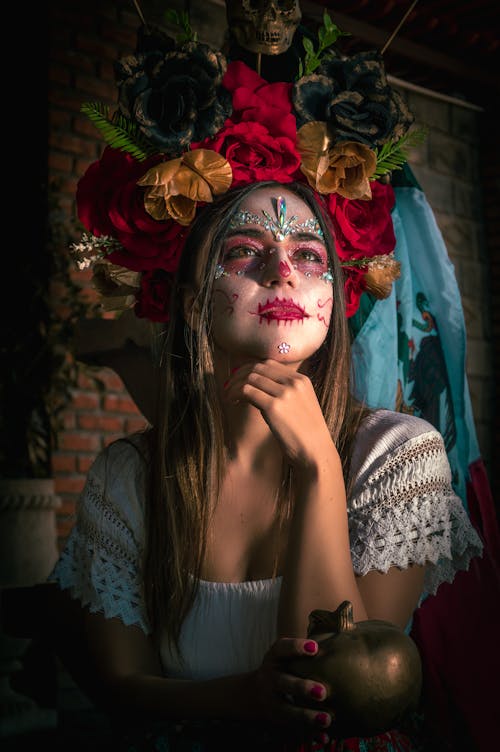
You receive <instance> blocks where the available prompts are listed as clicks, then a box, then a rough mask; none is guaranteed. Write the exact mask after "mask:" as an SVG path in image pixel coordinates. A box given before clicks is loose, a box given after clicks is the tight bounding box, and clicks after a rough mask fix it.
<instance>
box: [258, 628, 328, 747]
mask: <svg viewBox="0 0 500 752" xmlns="http://www.w3.org/2000/svg"><path fill="white" fill-rule="evenodd" d="M317 652H318V644H317V643H316V642H315V641H314V640H308V639H300V638H292V637H282V638H280V639H278V640H276V642H275V643H274V644H273V645H272V646H271V647H270V648H269V650H268V651H267V653H266V655H265V656H264V659H263V661H262V664H261V666H260V668H258V669H257V670H256V671H255V672H253V673H252V674H251V675H250V676H251V686H250V692H249V694H250V697H249V702H250V704H251V716H252V717H254V718H255V719H259V720H264V721H267V722H270V723H273V724H278V725H287V726H296V727H298V728H302V730H303V731H306V732H309V733H313V734H314V735H315V737H316V738H317V739H318V740H319V741H321V742H322V743H326V742H327V741H328V739H327V737H328V734H327V732H326V731H325V729H327V728H328V726H329V725H330V724H331V722H332V717H331V713H330V712H328V711H326V710H324V709H322V705H321V703H322V702H323V700H325V699H326V697H327V692H328V690H327V687H326V686H325V685H324V684H322V683H321V682H317V681H314V680H312V679H303V678H301V677H298V676H294V675H292V674H289V673H287V672H286V671H285V670H284V665H285V662H286V661H287V660H290V659H291V658H296V657H297V656H301V657H303V656H313V655H315V654H316V653H317Z"/></svg>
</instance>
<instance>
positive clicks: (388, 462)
mask: <svg viewBox="0 0 500 752" xmlns="http://www.w3.org/2000/svg"><path fill="white" fill-rule="evenodd" d="M398 415H399V414H398V413H395V414H394V415H391V414H390V413H382V417H381V419H376V420H375V421H372V424H371V426H370V427H369V429H368V434H369V436H368V438H367V439H366V438H365V439H364V440H363V439H362V440H361V442H360V443H361V445H362V446H364V452H363V459H362V460H361V459H360V458H359V456H358V468H357V478H356V482H355V483H354V488H353V492H352V495H351V496H350V499H349V530H350V538H351V553H352V559H353V566H354V571H355V572H356V574H358V575H364V574H366V573H367V572H369V571H370V570H377V571H379V572H387V570H388V569H389V568H390V567H393V566H395V567H398V568H400V569H405V568H406V567H408V566H409V565H410V564H426V575H425V583H424V589H425V592H426V593H428V594H434V593H435V592H436V590H437V588H438V586H439V585H440V584H441V583H442V582H451V581H452V580H453V578H454V576H455V573H456V572H457V571H458V570H460V569H468V567H469V562H470V560H471V559H472V557H474V556H477V555H480V554H481V553H482V542H481V540H480V538H479V536H478V534H477V533H476V531H475V529H474V527H473V526H472V524H471V522H470V520H469V517H468V515H467V512H466V511H465V509H464V506H463V504H462V501H461V499H460V498H459V497H458V496H457V495H456V494H455V492H454V490H453V487H452V484H451V470H450V465H449V462H448V457H447V454H446V449H445V446H444V442H443V439H442V436H441V434H440V433H438V432H437V431H436V430H434V428H433V427H432V426H431V425H430V424H428V423H426V422H425V421H423V420H420V419H417V418H409V417H408V416H405V417H403V416H402V418H401V419H399V418H398V417H397V416H398ZM377 423H378V425H377ZM361 430H363V429H361ZM359 450H360V448H359V446H358V455H359V454H360V451H359Z"/></svg>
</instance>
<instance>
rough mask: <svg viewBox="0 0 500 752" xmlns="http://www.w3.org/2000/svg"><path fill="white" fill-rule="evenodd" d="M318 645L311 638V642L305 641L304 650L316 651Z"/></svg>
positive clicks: (308, 651) (307, 651)
mask: <svg viewBox="0 0 500 752" xmlns="http://www.w3.org/2000/svg"><path fill="white" fill-rule="evenodd" d="M317 647H318V646H317V644H316V643H315V642H313V641H312V640H309V642H305V643H304V650H305V651H306V653H315V652H316V648H317Z"/></svg>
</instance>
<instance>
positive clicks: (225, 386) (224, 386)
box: [222, 379, 229, 389]
mask: <svg viewBox="0 0 500 752" xmlns="http://www.w3.org/2000/svg"><path fill="white" fill-rule="evenodd" d="M228 384H229V379H226V380H225V382H224V383H223V385H222V388H223V389H226V388H227V385H228Z"/></svg>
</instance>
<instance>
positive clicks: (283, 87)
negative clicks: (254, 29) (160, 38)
mask: <svg viewBox="0 0 500 752" xmlns="http://www.w3.org/2000/svg"><path fill="white" fill-rule="evenodd" d="M222 83H223V85H224V87H225V88H226V89H228V91H230V92H231V94H232V98H233V112H232V115H231V117H230V118H228V119H227V120H226V122H225V123H224V126H223V127H222V128H221V130H220V131H219V132H218V133H217V134H216V135H215V136H214V137H213V138H211V139H205V140H204V141H202V142H201V143H199V144H193V145H192V147H193V148H199V147H200V148H204V149H213V151H216V152H218V153H219V154H222V155H223V156H224V157H225V158H226V159H227V161H228V162H229V164H230V165H231V167H232V170H233V182H232V184H231V187H233V188H234V187H236V186H238V185H247V184H248V183H253V182H256V181H261V180H278V181H280V182H282V183H290V182H291V181H292V180H294V179H295V176H294V173H296V172H297V171H298V169H299V166H300V157H299V154H298V152H297V148H296V140H297V125H296V122H295V116H294V115H293V114H292V104H291V99H290V95H291V89H292V84H288V83H282V82H278V83H274V84H269V83H267V81H265V80H264V79H263V78H261V77H260V76H259V75H258V74H257V73H256V72H255V71H253V70H252V69H251V68H249V67H248V66H247V65H245V64H244V63H241V62H239V61H235V62H232V63H230V64H229V65H228V68H227V72H226V74H225V76H224V79H223V82H222Z"/></svg>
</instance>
